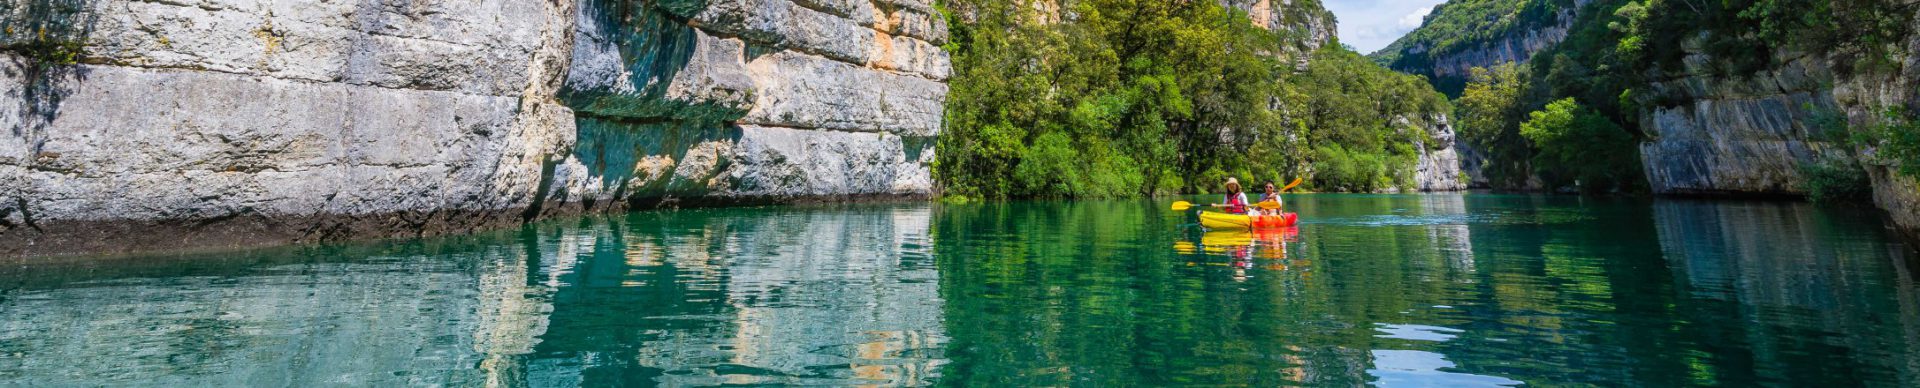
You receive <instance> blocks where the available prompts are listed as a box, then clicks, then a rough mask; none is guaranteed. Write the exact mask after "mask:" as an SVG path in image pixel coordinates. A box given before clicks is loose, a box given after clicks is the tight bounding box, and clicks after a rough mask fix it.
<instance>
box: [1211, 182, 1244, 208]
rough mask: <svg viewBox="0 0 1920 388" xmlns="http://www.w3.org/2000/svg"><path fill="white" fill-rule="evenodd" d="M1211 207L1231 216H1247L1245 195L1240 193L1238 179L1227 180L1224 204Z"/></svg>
mask: <svg viewBox="0 0 1920 388" xmlns="http://www.w3.org/2000/svg"><path fill="white" fill-rule="evenodd" d="M1213 207H1217V208H1220V209H1221V210H1223V211H1225V212H1227V213H1231V214H1247V211H1248V210H1250V208H1249V207H1248V206H1247V193H1246V192H1243V191H1240V180H1239V179H1234V178H1227V197H1226V203H1216V204H1213Z"/></svg>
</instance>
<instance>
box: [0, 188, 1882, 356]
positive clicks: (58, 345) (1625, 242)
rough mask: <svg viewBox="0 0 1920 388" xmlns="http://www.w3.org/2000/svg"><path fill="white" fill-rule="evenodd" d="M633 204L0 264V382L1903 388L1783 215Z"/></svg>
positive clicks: (1495, 202)
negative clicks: (373, 237)
mask: <svg viewBox="0 0 1920 388" xmlns="http://www.w3.org/2000/svg"><path fill="white" fill-rule="evenodd" d="M1162 202H1166V201H1152V202H1148V201H1126V202H1028V203H1008V204H986V205H963V206H935V205H927V204H898V205H852V206H833V207H775V208H745V209H702V210H682V211H672V212H639V213H633V214H628V215H622V216H614V217H599V218H587V219H580V220H567V221H559V222H550V223H544V224H540V225H536V226H530V227H527V228H523V229H519V230H512V231H503V232H499V233H488V234H482V235H473V236H461V237H453V238H443V239H430V240H415V241H395V242H381V243H371V244H358V245H350V246H331V247H300V248H282V249H272V250H260V251H250V252H239V253H226V254H205V255H191V256H164V257H139V258H123V259H104V260H61V261H59V262H55V263H41V264H20V263H17V262H16V263H8V264H5V265H0V382H3V383H0V384H7V385H11V384H25V385H46V384H53V385H98V384H128V383H134V384H154V385H200V384H219V385H276V386H277V385H312V384H324V383H335V384H340V383H344V384H360V385H393V384H448V385H484V384H499V385H510V386H560V385H595V386H600V385H716V384H825V385H932V384H942V385H975V386H1007V385H1087V386H1112V385H1186V384H1200V385H1217V384H1226V385H1259V386H1272V385H1288V384H1311V385H1342V386H1344V385H1353V384H1363V383H1371V384H1379V385H1387V386H1434V385H1438V386H1475V385H1478V386H1495V385H1513V384H1523V383H1524V384H1533V385H1560V384H1568V383H1573V384H1597V385H1610V386H1611V385H1646V386H1673V385H1732V386H1751V385H1828V384H1833V385H1835V386H1855V385H1867V386H1917V385H1920V290H1916V289H1915V282H1914V277H1915V275H1916V271H1915V269H1913V266H1914V265H1915V263H1914V262H1913V260H1914V257H1913V256H1914V253H1913V251H1912V250H1911V249H1910V248H1908V247H1906V246H1904V245H1902V244H1899V243H1896V242H1894V240H1892V238H1891V236H1890V235H1889V233H1888V232H1887V231H1885V230H1884V229H1883V227H1882V226H1881V225H1882V224H1881V221H1880V219H1879V218H1878V217H1879V216H1878V215H1877V214H1874V213H1871V212H1868V211H1863V210H1857V209H1855V210H1850V209H1831V208H1819V207H1814V206H1810V205H1806V204H1800V203H1776V202H1705V201H1669V200H1661V201H1636V200H1594V199H1585V200H1583V199H1579V198H1562V197H1527V196H1495V195H1469V196H1460V195H1433V196H1421V195H1404V196H1388V195H1302V196H1293V197H1290V199H1289V201H1288V203H1289V205H1290V206H1291V210H1294V211H1298V212H1300V213H1301V214H1302V223H1303V225H1301V226H1300V227H1298V228H1297V229H1295V230H1291V231H1282V232H1277V233H1258V234H1236V233H1218V232H1216V233H1200V232H1198V231H1196V230H1193V229H1191V228H1187V227H1183V224H1185V223H1187V222H1191V219H1190V214H1185V213H1175V212H1169V211H1166V210H1164V206H1165V204H1164V203H1162Z"/></svg>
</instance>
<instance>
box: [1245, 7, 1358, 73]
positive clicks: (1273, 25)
mask: <svg viewBox="0 0 1920 388" xmlns="http://www.w3.org/2000/svg"><path fill="white" fill-rule="evenodd" d="M1220 4H1221V5H1224V6H1227V7H1231V8H1234V9H1238V10H1240V11H1243V12H1246V13H1247V17H1248V18H1249V19H1252V21H1253V25H1256V26H1260V28H1265V29H1267V30H1269V31H1274V32H1276V33H1279V34H1281V35H1282V36H1283V37H1284V39H1283V40H1285V41H1286V42H1289V44H1288V45H1287V46H1286V47H1282V48H1281V50H1282V51H1281V52H1280V53H1279V54H1280V55H1282V56H1285V57H1289V58H1294V59H1295V61H1296V62H1300V63H1302V64H1304V62H1305V61H1306V60H1307V57H1309V56H1311V54H1312V53H1313V51H1314V50H1319V49H1320V47H1322V46H1326V45H1327V43H1329V42H1333V38H1334V34H1335V29H1336V24H1337V22H1336V21H1335V19H1334V17H1333V12H1332V11H1328V10H1327V9H1326V8H1325V7H1322V6H1321V5H1320V1H1319V0H1220Z"/></svg>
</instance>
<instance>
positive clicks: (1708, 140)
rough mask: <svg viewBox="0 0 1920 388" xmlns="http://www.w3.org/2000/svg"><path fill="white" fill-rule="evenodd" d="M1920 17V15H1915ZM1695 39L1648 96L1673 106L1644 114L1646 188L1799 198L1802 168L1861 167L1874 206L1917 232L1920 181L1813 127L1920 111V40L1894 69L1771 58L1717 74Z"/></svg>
mask: <svg viewBox="0 0 1920 388" xmlns="http://www.w3.org/2000/svg"><path fill="white" fill-rule="evenodd" d="M1915 16H1916V17H1920V15H1915ZM1699 41H1700V39H1690V40H1689V41H1687V42H1683V43H1684V44H1683V48H1685V49H1686V50H1687V52H1688V55H1687V57H1686V59H1685V64H1686V69H1685V70H1684V73H1681V74H1669V78H1668V80H1667V81H1664V82H1659V83H1655V84H1654V85H1652V86H1653V87H1652V88H1651V92H1652V93H1650V95H1649V97H1648V99H1649V100H1654V101H1677V102H1678V103H1674V104H1665V105H1658V106H1656V107H1654V108H1651V109H1648V110H1647V111H1645V112H1643V114H1642V116H1641V117H1642V118H1641V122H1642V123H1644V124H1643V125H1644V126H1645V127H1644V129H1645V130H1646V131H1647V133H1648V134H1649V135H1650V138H1649V139H1648V141H1646V142H1645V143H1643V144H1642V145H1641V153H1642V157H1643V158H1644V159H1645V162H1646V172H1647V176H1648V180H1649V183H1650V184H1651V187H1652V188H1653V189H1654V191H1655V192H1656V193H1661V194H1739V195H1753V194H1760V195H1794V196H1797V195H1805V194H1806V191H1805V188H1804V187H1802V186H1801V183H1802V182H1805V180H1806V177H1804V176H1802V174H1801V173H1800V166H1802V165H1805V164H1809V163H1820V162H1834V161H1840V162H1848V163H1851V162H1859V164H1860V165H1862V166H1863V168H1865V169H1866V170H1867V171H1866V173H1867V177H1868V179H1869V181H1870V182H1871V184H1872V186H1873V187H1872V192H1873V199H1874V202H1875V204H1877V205H1878V206H1879V207H1880V208H1882V209H1885V210H1886V211H1887V213H1888V214H1889V215H1890V216H1891V217H1892V218H1893V220H1894V221H1895V223H1896V224H1898V225H1900V226H1901V227H1902V228H1903V229H1906V230H1907V232H1908V234H1909V235H1920V233H1915V232H1916V231H1920V183H1916V182H1915V181H1914V180H1913V179H1911V178H1907V177H1904V176H1900V175H1897V174H1894V173H1893V170H1894V169H1895V167H1896V166H1891V165H1887V163H1886V162H1885V161H1880V160H1877V159H1875V158H1870V157H1867V158H1862V157H1861V156H1864V155H1872V154H1873V152H1874V150H1872V149H1870V148H1869V149H1854V148H1853V145H1850V144H1846V143H1842V142H1835V141H1832V140H1829V139H1833V138H1835V137H1836V136H1831V134H1825V133H1821V132H1822V131H1826V130H1828V129H1822V128H1820V126H1819V125H1816V124H1813V122H1815V120H1814V118H1815V117H1816V116H1817V115H1820V114H1833V113H1837V114H1840V115H1843V116H1844V118H1843V119H1844V120H1846V121H1847V122H1849V123H1850V124H1852V125H1870V124H1874V123H1876V122H1877V121H1878V120H1879V119H1880V115H1881V112H1882V111H1883V110H1884V109H1887V108H1889V107H1907V108H1912V107H1916V106H1920V56H1916V55H1915V54H1914V53H1920V36H1910V37H1907V38H1906V39H1905V41H1904V42H1901V43H1900V46H1901V47H1900V51H1901V53H1899V54H1896V58H1894V60H1895V62H1896V63H1897V65H1896V66H1893V68H1894V69H1895V70H1890V71H1888V70H1881V71H1866V72H1852V73H1851V74H1838V72H1836V71H1834V70H1833V69H1834V68H1836V67H1837V66H1839V65H1837V64H1836V63H1839V61H1837V60H1836V59H1835V58H1830V57H1826V56H1821V55H1808V54H1803V53H1797V52H1785V51H1783V52H1776V53H1773V54H1772V55H1773V56H1774V57H1775V59H1777V62H1778V63H1779V65H1776V66H1773V67H1771V68H1768V69H1765V70H1762V71H1760V72H1756V73H1754V74H1750V75H1744V76H1733V77H1721V76H1715V75H1713V73H1712V72H1711V69H1710V68H1709V66H1712V63H1715V61H1716V59H1715V58H1712V57H1710V56H1709V55H1707V54H1705V53H1704V52H1705V50H1704V49H1703V47H1702V44H1701V43H1699Z"/></svg>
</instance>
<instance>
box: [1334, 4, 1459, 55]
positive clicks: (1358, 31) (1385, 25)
mask: <svg viewBox="0 0 1920 388" xmlns="http://www.w3.org/2000/svg"><path fill="white" fill-rule="evenodd" d="M1443 1H1444V0H1326V1H1324V2H1323V3H1322V4H1325V5H1326V7H1327V10H1329V11H1333V14H1334V16H1337V17H1339V18H1340V28H1339V30H1340V43H1345V44H1347V45H1349V46H1353V49H1354V50H1357V51H1360V52H1362V53H1368V52H1373V51H1374V50H1379V49H1380V48H1381V47H1386V46H1387V45H1388V44H1392V43H1393V41H1394V40H1396V39H1400V37H1401V36H1403V35H1406V34H1407V32H1408V31H1413V29H1414V28H1418V27H1420V22H1421V21H1422V19H1424V18H1425V17H1426V15H1427V13H1429V12H1433V6H1434V5H1436V4H1440V3H1441V2H1443Z"/></svg>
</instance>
